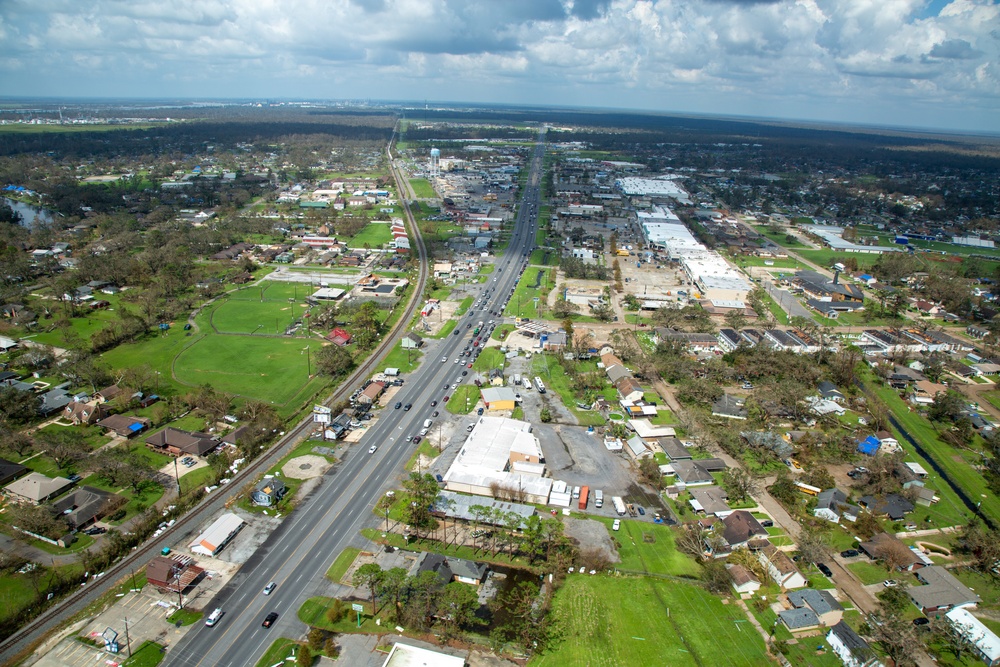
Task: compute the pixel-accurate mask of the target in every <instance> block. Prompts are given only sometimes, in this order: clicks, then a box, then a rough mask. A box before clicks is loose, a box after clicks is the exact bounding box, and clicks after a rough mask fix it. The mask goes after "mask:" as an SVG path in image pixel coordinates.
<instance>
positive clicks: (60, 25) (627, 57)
mask: <svg viewBox="0 0 1000 667" xmlns="http://www.w3.org/2000/svg"><path fill="white" fill-rule="evenodd" d="M998 24H1000V6H998V5H997V4H995V3H993V2H991V1H990V0H952V1H951V2H950V3H948V4H946V5H945V6H944V7H943V8H941V10H940V11H939V12H938V14H937V15H928V14H927V3H926V0H777V1H767V0H763V1H762V0H703V1H701V2H697V1H692V0H504V1H502V2H498V1H496V0H254V1H253V2H240V1H238V0H89V1H88V2H78V0H6V2H4V16H3V17H0V67H4V66H5V65H7V67H6V71H7V72H8V73H11V72H13V74H12V75H10V76H7V75H5V78H6V79H7V82H6V83H7V85H5V91H6V92H7V93H8V94H14V95H79V94H86V95H115V96H128V95H142V96H155V95H169V96H184V95H192V96H193V95H205V94H210V95H218V96H233V97H239V96H246V95H268V96H271V97H282V96H284V97H295V96H306V95H308V96H310V97H319V96H329V97H357V96H371V97H378V98H383V99H394V98H396V99H413V98H417V99H423V98H425V97H432V98H436V99H442V100H448V99H450V100H468V101H484V102H488V101H502V102H511V103H518V102H524V103H539V104H544V103H558V104H582V105H600V106H623V107H640V108H657V109H663V110H676V111H694V112H719V113H758V114H764V115H770V116H781V115H790V114H795V115H800V116H805V117H809V118H816V119H830V120H845V121H851V120H865V121H878V122H887V123H888V122H897V121H898V120H899V119H900V118H906V119H912V120H911V122H917V123H920V124H923V125H928V126H934V125H941V126H953V127H964V128H971V127H978V128H979V129H990V130H995V129H997V122H996V120H995V119H996V118H997V117H1000V109H998V106H1000V105H998V101H1000V82H998V74H997V63H998V62H1000V40H998V39H997V37H996V36H995V34H994V33H993V32H991V31H995V30H996V26H997V25H998ZM15 62H16V63H30V69H28V70H25V71H23V72H20V73H18V72H16V68H14V67H10V66H9V64H10V63H15ZM963 109H971V110H973V111H970V112H969V113H968V114H965V112H964V111H963ZM989 109H993V110H995V111H997V112H998V113H996V114H994V115H993V116H992V120H991V116H990V114H988V113H983V110H989ZM903 111H905V115H904V114H902V113H901V112H903ZM984 119H985V120H984Z"/></svg>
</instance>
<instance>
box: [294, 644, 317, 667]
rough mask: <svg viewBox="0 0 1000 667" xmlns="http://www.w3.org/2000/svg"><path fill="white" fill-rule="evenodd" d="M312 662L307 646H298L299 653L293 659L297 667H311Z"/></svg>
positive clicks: (310, 652) (311, 655)
mask: <svg viewBox="0 0 1000 667" xmlns="http://www.w3.org/2000/svg"><path fill="white" fill-rule="evenodd" d="M313 661H314V658H313V654H312V650H311V649H310V648H309V647H308V646H299V653H298V655H297V656H296V657H295V664H296V665H297V667H312V664H313Z"/></svg>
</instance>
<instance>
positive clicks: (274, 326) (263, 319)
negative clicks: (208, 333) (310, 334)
mask: <svg viewBox="0 0 1000 667" xmlns="http://www.w3.org/2000/svg"><path fill="white" fill-rule="evenodd" d="M306 308H307V306H306V304H304V303H288V302H287V301H279V300H275V301H260V300H242V299H240V300H236V299H230V300H228V301H224V302H222V303H221V304H219V306H218V307H217V308H216V309H215V311H214V312H213V313H212V326H213V327H215V329H216V330H218V331H219V333H241V334H254V333H257V334H283V333H284V332H285V329H286V328H287V327H288V326H289V325H291V324H292V323H293V322H294V321H295V320H301V319H303V318H302V316H303V315H304V314H305V312H306ZM303 333H305V330H303Z"/></svg>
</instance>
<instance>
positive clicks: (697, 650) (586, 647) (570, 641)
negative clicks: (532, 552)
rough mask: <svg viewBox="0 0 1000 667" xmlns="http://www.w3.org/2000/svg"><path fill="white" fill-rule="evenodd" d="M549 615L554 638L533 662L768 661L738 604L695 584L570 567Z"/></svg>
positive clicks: (597, 666)
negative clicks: (572, 572)
mask: <svg viewBox="0 0 1000 667" xmlns="http://www.w3.org/2000/svg"><path fill="white" fill-rule="evenodd" d="M553 618H555V619H557V620H556V622H557V628H558V630H557V632H558V636H559V638H558V640H557V641H556V643H555V644H554V645H553V646H552V647H551V648H550V649H549V650H548V651H546V652H545V653H543V654H542V655H540V656H537V657H536V658H533V659H532V660H531V662H530V663H529V664H530V665H531V666H532V667H550V666H551V667H555V666H557V665H558V666H561V665H588V666H589V667H602V666H607V667H611V666H617V665H672V666H673V665H697V666H699V667H701V666H705V665H732V666H734V667H740V666H743V665H746V666H752V667H757V666H758V665H767V664H770V659H769V658H768V656H767V653H766V651H765V647H764V641H763V639H762V638H761V636H760V635H759V634H758V633H757V631H756V630H755V629H754V628H753V627H752V626H751V625H750V623H749V622H748V620H747V618H746V616H745V614H744V613H743V611H742V610H741V609H740V608H739V607H737V606H736V605H734V604H729V605H724V604H722V600H720V599H719V598H717V597H715V596H713V595H711V594H709V593H708V592H706V591H705V590H704V589H702V588H700V587H698V586H693V585H687V584H681V583H676V582H670V581H661V580H657V579H650V578H638V577H636V578H633V577H626V578H611V577H604V576H579V575H570V577H569V579H567V581H566V582H565V583H564V584H563V587H562V588H561V589H559V591H558V592H557V593H556V595H555V598H554V601H553Z"/></svg>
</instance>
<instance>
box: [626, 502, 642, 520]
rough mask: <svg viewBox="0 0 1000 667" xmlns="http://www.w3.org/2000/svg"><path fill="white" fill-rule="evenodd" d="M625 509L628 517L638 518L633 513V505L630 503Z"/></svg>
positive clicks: (635, 513)
mask: <svg viewBox="0 0 1000 667" xmlns="http://www.w3.org/2000/svg"><path fill="white" fill-rule="evenodd" d="M625 509H627V510H628V515H629V516H633V517H634V516H638V514H639V513H638V512H636V511H635V505H633V504H632V503H629V504H627V505H626V506H625Z"/></svg>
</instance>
